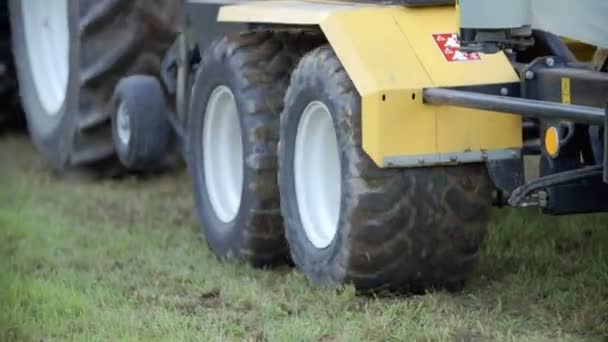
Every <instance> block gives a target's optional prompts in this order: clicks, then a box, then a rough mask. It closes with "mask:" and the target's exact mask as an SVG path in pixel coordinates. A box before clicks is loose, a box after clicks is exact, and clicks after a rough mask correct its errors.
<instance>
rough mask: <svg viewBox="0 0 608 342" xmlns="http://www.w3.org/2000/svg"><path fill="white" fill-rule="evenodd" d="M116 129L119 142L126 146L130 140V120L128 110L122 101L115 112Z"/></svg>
mask: <svg viewBox="0 0 608 342" xmlns="http://www.w3.org/2000/svg"><path fill="white" fill-rule="evenodd" d="M116 131H117V133H118V139H120V142H121V143H122V144H123V145H125V146H128V145H129V142H130V141H131V120H130V115H129V110H128V109H127V105H126V104H125V103H124V102H121V103H120V105H119V106H118V113H116Z"/></svg>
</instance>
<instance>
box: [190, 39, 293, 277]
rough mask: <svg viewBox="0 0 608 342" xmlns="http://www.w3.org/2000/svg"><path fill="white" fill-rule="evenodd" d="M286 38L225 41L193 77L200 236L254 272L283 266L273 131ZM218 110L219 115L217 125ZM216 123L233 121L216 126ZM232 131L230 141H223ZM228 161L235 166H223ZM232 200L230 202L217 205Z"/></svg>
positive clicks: (193, 161)
mask: <svg viewBox="0 0 608 342" xmlns="http://www.w3.org/2000/svg"><path fill="white" fill-rule="evenodd" d="M288 37H289V35H288V34H287V33H270V32H257V33H244V34H241V35H235V36H229V37H224V38H222V39H220V40H218V41H216V42H214V43H213V44H212V45H211V46H210V47H209V48H208V49H207V50H206V51H205V52H204V53H203V56H202V62H201V64H200V68H199V71H198V73H197V75H196V80H195V84H194V89H193V92H192V103H191V108H190V125H189V129H190V131H189V134H188V138H189V144H188V153H189V157H188V161H189V165H190V168H191V172H192V178H193V182H194V185H193V186H194V193H195V199H196V207H197V211H198V214H199V217H200V221H201V223H202V228H203V233H204V235H205V237H206V240H207V243H208V245H209V246H210V248H211V250H212V251H213V252H214V253H215V254H216V255H217V256H218V257H220V258H222V259H242V260H245V261H247V262H249V263H250V264H252V265H254V266H265V265H273V264H278V263H282V262H284V261H285V260H287V256H288V249H287V243H286V241H285V237H284V230H283V220H282V218H281V214H280V205H279V192H278V187H277V181H276V172H277V155H276V144H277V140H278V136H277V134H276V130H277V129H278V126H279V114H280V112H281V110H282V109H283V97H284V95H285V90H286V89H287V85H288V83H289V73H290V71H291V70H292V69H293V66H294V64H295V60H294V58H293V57H292V51H291V50H290V49H289V44H287V39H288ZM230 99H232V100H230ZM220 104H223V105H220ZM215 108H220V109H221V108H224V110H223V111H221V115H218V116H217V117H216V116H215V115H214V113H216V110H215ZM220 116H221V117H223V118H229V120H231V121H230V122H229V123H227V124H226V125H225V126H221V125H220V124H217V125H218V126H215V125H216V122H220V121H218V120H220ZM226 120H228V119H226ZM216 128H218V129H216ZM231 130H233V132H235V133H234V134H233V135H230V136H228V135H227V134H228V133H229V132H230V131H231ZM213 134H215V135H213ZM226 137H229V138H226ZM226 139H231V140H226ZM229 147H230V148H232V150H231V149H229ZM214 148H218V149H219V148H226V150H224V151H219V150H218V152H215V150H214ZM215 156H220V157H217V158H216V157H215ZM226 156H229V157H231V158H232V159H230V161H228V162H223V160H222V159H221V158H223V157H226ZM235 170H236V171H235ZM235 172H236V173H235ZM223 176H225V178H223ZM239 184H240V186H239ZM232 192H234V193H235V195H236V196H235V197H234V198H232V199H226V198H223V197H222V196H223V194H226V193H232Z"/></svg>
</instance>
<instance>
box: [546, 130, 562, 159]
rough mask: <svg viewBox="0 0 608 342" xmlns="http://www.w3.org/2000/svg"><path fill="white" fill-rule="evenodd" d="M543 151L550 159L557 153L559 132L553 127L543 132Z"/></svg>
mask: <svg viewBox="0 0 608 342" xmlns="http://www.w3.org/2000/svg"><path fill="white" fill-rule="evenodd" d="M545 150H546V151H547V153H548V154H549V155H550V156H551V157H556V156H557V154H558V153H559V131H558V130H557V128H555V127H549V128H547V131H546V132H545Z"/></svg>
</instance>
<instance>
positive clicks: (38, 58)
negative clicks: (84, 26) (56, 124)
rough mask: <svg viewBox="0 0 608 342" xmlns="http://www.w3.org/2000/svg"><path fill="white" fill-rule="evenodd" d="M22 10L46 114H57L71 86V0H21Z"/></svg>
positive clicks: (34, 70) (31, 61)
mask: <svg viewBox="0 0 608 342" xmlns="http://www.w3.org/2000/svg"><path fill="white" fill-rule="evenodd" d="M21 9H22V12H23V24H24V26H25V27H24V32H25V40H26V47H27V56H28V61H29V65H30V68H31V71H32V78H33V81H34V84H35V88H36V91H37V93H38V97H39V99H40V103H41V104H42V106H43V107H44V109H45V111H46V113H47V114H48V115H52V116H54V115H57V113H58V112H59V110H60V109H61V106H62V105H63V103H64V101H65V97H66V92H67V86H68V75H69V46H70V39H69V37H70V31H69V27H68V0H51V1H50V0H21Z"/></svg>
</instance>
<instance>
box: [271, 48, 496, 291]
mask: <svg viewBox="0 0 608 342" xmlns="http://www.w3.org/2000/svg"><path fill="white" fill-rule="evenodd" d="M313 104H314V106H318V108H322V106H319V105H318V104H322V105H324V106H325V108H326V114H327V115H328V117H329V119H328V121H327V122H329V124H328V125H329V126H330V128H327V127H326V129H327V132H331V131H333V132H335V134H332V136H331V138H330V140H325V142H323V143H321V144H319V146H318V148H317V151H316V152H314V151H313V150H306V149H304V148H303V147H298V151H299V152H298V153H300V154H299V155H298V156H296V144H303V145H301V146H307V145H304V144H311V145H308V146H313V145H312V144H314V142H313V141H308V142H306V141H304V140H299V139H300V138H298V136H299V135H298V134H301V135H300V136H301V137H303V139H304V137H305V136H306V135H305V134H304V133H303V132H304V130H305V128H304V127H307V125H308V123H306V124H305V123H302V122H304V121H306V122H309V121H310V122H313V121H311V120H313V119H312V116H311V117H310V119H307V120H301V119H302V118H303V116H304V113H310V111H309V108H313V107H311V106H313ZM307 117H308V116H307ZM313 127H314V126H313ZM280 132H281V133H280V143H279V187H280V191H281V208H282V213H283V216H284V220H285V224H286V235H287V239H288V242H289V245H290V249H291V255H292V257H293V260H294V262H295V263H296V265H297V266H298V267H299V268H300V269H301V270H302V271H303V273H305V274H306V276H307V277H308V278H309V279H310V280H311V281H312V282H313V283H315V284H318V285H322V286H329V287H336V286H341V285H343V284H348V283H352V284H354V285H355V286H356V287H357V288H358V289H361V290H373V291H379V290H396V291H411V292H422V291H424V290H427V289H429V288H432V287H447V288H449V289H457V288H459V287H460V286H462V285H463V284H464V280H465V279H466V278H467V276H469V275H470V274H471V272H472V271H473V270H474V267H475V265H476V263H477V259H478V254H479V245H480V243H481V241H482V239H483V237H484V235H485V232H486V225H487V223H488V220H489V210H490V203H491V189H492V187H491V183H490V180H489V178H488V176H487V173H486V171H485V167H484V166H483V165H466V166H465V165H462V166H455V167H428V168H419V169H380V168H378V167H377V166H376V165H375V164H374V163H373V161H372V160H371V159H370V158H369V157H368V156H367V155H366V153H365V152H364V151H363V149H362V147H361V97H360V96H359V94H358V93H357V91H356V89H355V88H354V86H353V83H352V82H351V80H350V79H349V77H348V75H347V73H346V71H345V70H344V68H343V67H342V65H341V64H340V62H339V60H338V58H337V57H336V55H335V54H334V52H333V50H332V49H331V48H330V47H328V46H324V47H321V48H318V49H316V50H314V51H312V52H311V53H309V54H308V55H306V56H305V57H304V58H303V59H302V61H301V62H300V64H299V66H298V67H297V68H296V70H295V71H294V74H293V76H292V79H291V84H290V86H289V89H288V91H287V95H286V99H285V109H284V111H283V112H282V114H281V130H280ZM312 132H325V131H324V129H323V127H322V126H318V127H316V128H315V129H313V130H312ZM323 134H325V133H320V135H318V137H319V139H322V137H323V136H324V135H323ZM319 139H312V140H319ZM331 139H333V141H332V140H331ZM302 141H304V142H302ZM298 146H300V145H298ZM332 148H333V149H334V150H335V160H333V161H332V160H319V159H323V157H320V156H323V155H324V154H323V153H324V152H323V151H326V150H329V151H331V150H332ZM305 152H311V153H305ZM304 154H307V155H308V156H306V155H304ZM302 155H303V157H302ZM300 158H304V159H300ZM315 158H316V159H315ZM302 160H303V161H304V164H303V163H302ZM332 162H334V163H335V164H336V167H335V168H332V167H331V166H330V165H332ZM296 165H307V166H306V167H307V169H305V168H302V167H301V166H296ZM310 165H323V167H324V168H323V169H318V170H317V169H314V168H313V169H311V168H310V167H309V166H310ZM303 170H309V171H310V172H306V173H305V174H304V173H303ZM332 174H334V176H333V177H334V178H337V179H334V180H333V181H332V180H331V179H330V181H328V182H326V181H325V179H323V177H332V176H331V175H332ZM307 177H308V178H307ZM312 177H316V178H314V179H310V178H312ZM300 183H301V184H304V187H302V186H299V185H297V184H300ZM317 184H321V185H320V188H321V189H320V190H319V193H318V196H317V197H316V198H315V197H306V196H304V195H303V193H302V192H300V193H298V191H301V190H303V191H312V190H311V189H313V188H315V187H318V186H317ZM332 184H339V185H338V186H337V187H335V188H334V186H332ZM335 189H338V190H337V191H338V194H337V195H336V194H335ZM307 196H311V195H307ZM311 198H312V199H313V200H314V201H311ZM326 199H329V200H326ZM300 200H301V201H302V202H301V203H299V201H300ZM332 201H337V202H336V203H333V204H332V203H331V202H332ZM305 202H306V203H308V202H310V203H313V202H316V203H321V204H322V206H321V207H317V208H318V210H316V211H315V212H313V213H312V214H310V213H308V211H309V209H310V208H312V205H308V204H307V206H308V207H306V208H308V209H302V208H303V203H305ZM323 205H327V206H329V207H334V208H336V209H335V210H336V212H333V213H332V212H329V213H328V212H327V210H326V209H325V208H324V207H323ZM311 215H313V216H314V217H313V216H311ZM328 215H329V216H328ZM332 215H334V216H332ZM326 216H328V217H335V220H329V221H315V217H326ZM305 220H306V221H307V222H308V221H310V222H312V223H318V224H317V225H314V224H313V225H311V226H308V225H306V223H305ZM319 222H321V223H319ZM323 222H330V223H331V224H334V226H328V227H329V230H326V231H325V232H327V231H331V229H333V235H332V234H326V233H323V232H321V233H318V232H317V235H316V236H317V238H315V233H314V232H312V233H311V231H312V230H314V229H318V228H315V227H319V225H321V224H322V223H323ZM319 236H321V237H322V236H325V239H324V240H322V239H320V238H318V237H319ZM319 241H321V242H319ZM323 241H325V243H323Z"/></svg>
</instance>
